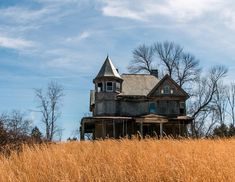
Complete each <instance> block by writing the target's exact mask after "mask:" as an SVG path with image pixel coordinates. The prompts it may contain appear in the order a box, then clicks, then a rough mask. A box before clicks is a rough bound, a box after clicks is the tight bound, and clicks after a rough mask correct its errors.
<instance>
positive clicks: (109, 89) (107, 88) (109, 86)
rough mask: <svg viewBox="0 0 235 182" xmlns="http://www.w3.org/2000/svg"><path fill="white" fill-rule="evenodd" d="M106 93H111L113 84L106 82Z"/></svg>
mask: <svg viewBox="0 0 235 182" xmlns="http://www.w3.org/2000/svg"><path fill="white" fill-rule="evenodd" d="M106 91H107V92H112V91H113V82H106Z"/></svg>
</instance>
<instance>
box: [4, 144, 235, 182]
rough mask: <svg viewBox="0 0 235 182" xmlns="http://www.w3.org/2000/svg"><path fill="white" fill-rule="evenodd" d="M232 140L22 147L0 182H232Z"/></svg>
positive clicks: (234, 152)
mask: <svg viewBox="0 0 235 182" xmlns="http://www.w3.org/2000/svg"><path fill="white" fill-rule="evenodd" d="M234 174H235V139H224V140H173V139H168V140H152V139H148V140H141V141H139V140H115V141H113V140H106V141H95V142H69V143H57V144H51V145H42V146H35V147H27V146H24V148H23V152H21V153H20V154H16V153H13V154H12V155H11V156H10V157H9V158H5V157H4V156H1V157H0V181H1V182H4V181H12V182H13V181H14V182H17V181H26V182H27V181H30V182H31V181H40V182H41V181H172V182H173V181H174V182H175V181H187V182H188V181H200V182H202V181H206V182H208V181H213V182H214V181H226V182H228V181H231V182H232V181H235V175H234Z"/></svg>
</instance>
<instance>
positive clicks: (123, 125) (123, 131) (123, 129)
mask: <svg viewBox="0 0 235 182" xmlns="http://www.w3.org/2000/svg"><path fill="white" fill-rule="evenodd" d="M122 136H123V137H124V136H125V123H124V120H122Z"/></svg>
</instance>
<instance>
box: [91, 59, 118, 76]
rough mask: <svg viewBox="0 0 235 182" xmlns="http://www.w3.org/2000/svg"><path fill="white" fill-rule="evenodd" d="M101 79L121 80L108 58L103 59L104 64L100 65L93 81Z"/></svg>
mask: <svg viewBox="0 0 235 182" xmlns="http://www.w3.org/2000/svg"><path fill="white" fill-rule="evenodd" d="M102 77H116V78H119V79H121V76H120V75H119V73H118V71H117V70H116V68H115V67H114V65H113V63H112V61H111V60H110V58H109V56H107V58H106V59H105V61H104V64H103V65H102V67H101V69H100V71H99V73H98V75H97V76H96V78H95V79H97V78H102Z"/></svg>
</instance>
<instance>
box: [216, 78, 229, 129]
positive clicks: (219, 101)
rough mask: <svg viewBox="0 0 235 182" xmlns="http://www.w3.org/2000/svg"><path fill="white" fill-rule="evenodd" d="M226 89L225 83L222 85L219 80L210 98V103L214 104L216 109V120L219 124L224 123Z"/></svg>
mask: <svg viewBox="0 0 235 182" xmlns="http://www.w3.org/2000/svg"><path fill="white" fill-rule="evenodd" d="M227 89H228V88H227V86H226V85H224V84H223V83H222V82H219V83H218V84H217V89H216V92H215V96H214V98H213V100H212V104H213V105H214V107H215V111H216V120H218V121H219V122H220V125H221V124H224V122H225V117H226V110H227V105H228V100H227V96H226V93H227Z"/></svg>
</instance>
